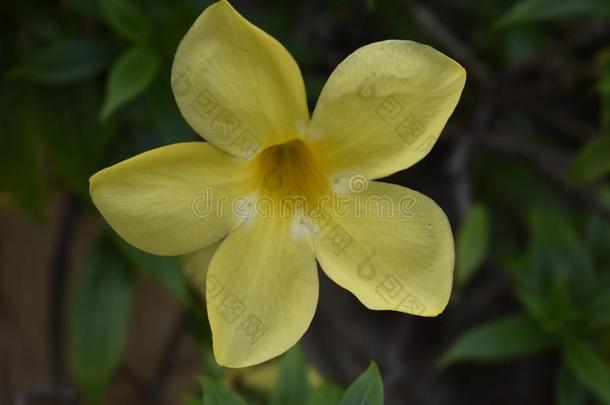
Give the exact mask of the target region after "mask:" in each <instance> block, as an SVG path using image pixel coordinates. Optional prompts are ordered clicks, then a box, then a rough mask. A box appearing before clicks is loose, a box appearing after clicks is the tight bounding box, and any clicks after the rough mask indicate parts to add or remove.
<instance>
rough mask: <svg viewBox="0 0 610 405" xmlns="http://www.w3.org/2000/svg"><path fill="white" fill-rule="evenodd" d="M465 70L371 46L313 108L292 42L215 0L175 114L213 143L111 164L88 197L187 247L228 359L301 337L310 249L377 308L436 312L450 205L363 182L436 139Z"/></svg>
mask: <svg viewBox="0 0 610 405" xmlns="http://www.w3.org/2000/svg"><path fill="white" fill-rule="evenodd" d="M465 79H466V73H465V71H464V69H463V68H462V67H461V66H460V65H459V64H458V63H456V62H455V61H453V60H452V59H450V58H448V57H447V56H445V55H443V54H441V53H440V52H438V51H436V50H434V49H433V48H431V47H429V46H426V45H421V44H418V43H415V42H411V41H399V40H390V41H383V42H378V43H373V44H370V45H367V46H364V47H362V48H360V49H358V50H357V51H355V52H354V53H353V54H351V55H350V56H348V57H347V58H346V59H345V60H344V61H343V62H342V63H341V64H340V65H339V66H338V67H337V68H336V69H335V71H334V72H333V73H332V75H331V76H330V78H329V79H328V82H327V83H326V85H325V86H324V89H323V90H322V93H321V95H320V98H319V100H318V103H317V105H316V107H315V110H314V112H313V114H312V116H311V117H310V116H309V112H308V108H307V104H306V97H305V87H304V85H303V80H302V77H301V73H300V71H299V67H298V66H297V64H296V62H295V61H294V60H293V58H292V57H291V56H290V54H289V53H288V51H287V50H286V49H285V48H283V47H282V45H281V44H279V43H278V42H277V41H276V40H275V39H273V38H272V37H270V36H269V35H267V34H266V33H265V32H263V31H261V30H260V29H259V28H257V27H255V26H254V25H252V24H251V23H249V22H248V21H246V20H245V19H244V18H243V17H242V16H241V15H239V14H238V13H237V12H236V11H235V10H234V9H233V8H232V7H231V5H229V3H227V2H226V1H220V2H217V3H215V4H213V5H211V6H210V7H208V8H207V9H206V10H205V11H204V12H203V14H201V16H200V17H199V18H198V19H197V21H196V22H195V23H194V25H193V27H192V28H191V29H190V31H189V32H188V33H187V34H186V36H185V37H184V39H183V40H182V43H181V44H180V46H179V47H178V50H177V52H176V56H175V60H174V65H173V70H172V88H173V91H174V95H175V97H176V101H177V103H178V106H179V108H180V111H181V113H182V115H183V116H184V117H185V118H186V120H187V121H188V123H189V124H190V125H191V126H192V127H193V129H194V130H195V131H196V132H197V133H199V134H200V135H201V136H202V137H205V139H206V140H207V141H208V142H209V143H204V142H188V143H180V144H175V145H170V146H166V147H162V148H158V149H154V150H151V151H148V152H145V153H143V154H141V155H138V156H135V157H133V158H131V159H128V160H126V161H124V162H121V163H119V164H117V165H114V166H112V167H109V168H107V169H104V170H102V171H100V172H98V173H97V174H95V175H94V176H93V177H92V178H91V180H90V193H91V198H92V199H93V202H94V203H95V205H96V206H97V208H98V209H99V211H100V212H101V213H102V215H103V216H104V218H105V219H106V220H107V221H108V223H109V224H110V225H111V226H112V228H113V229H114V230H115V231H116V232H117V233H118V234H119V235H121V236H122V237H123V238H124V239H125V240H127V241H128V242H129V243H131V244H133V245H134V246H136V247H137V248H140V249H142V250H144V251H147V252H150V253H154V254H158V255H187V254H190V255H191V256H190V260H189V262H188V268H189V269H190V272H191V273H194V274H195V276H196V278H198V279H199V280H203V279H204V277H205V284H206V301H207V312H208V316H209V320H210V324H211V328H212V334H213V341H214V353H215V356H216V359H217V361H218V363H219V364H221V365H225V366H229V367H244V366H249V365H253V364H257V363H260V362H263V361H265V360H268V359H270V358H272V357H275V356H277V355H279V354H281V353H283V352H285V351H286V350H288V349H289V348H290V347H291V346H292V345H294V344H295V343H296V342H297V341H298V340H299V339H300V338H301V336H302V335H303V334H304V333H305V331H306V330H307V328H308V327H309V324H310V323H311V320H312V318H313V316H314V312H315V309H316V305H317V301H318V274H317V267H316V260H317V261H318V262H319V263H320V265H321V267H322V269H323V270H324V272H325V273H326V274H327V275H328V276H329V277H330V278H331V279H332V280H334V281H335V282H336V283H337V284H339V285H340V286H342V287H344V288H346V289H347V290H349V291H351V292H352V293H353V294H354V295H355V296H356V297H357V298H358V299H359V300H360V301H361V302H362V303H363V304H364V305H365V306H366V307H368V308H370V309H375V310H395V311H400V312H405V313H411V314H416V315H421V316H435V315H437V314H439V313H440V312H441V311H443V309H444V308H445V306H446V305H447V302H448V299H449V295H450V292H451V285H452V274H453V264H454V247H453V237H452V234H451V228H450V226H449V222H448V221H447V217H446V216H445V214H444V213H443V211H442V210H441V209H440V208H439V207H438V206H437V205H436V204H435V203H434V202H433V201H432V200H431V199H429V198H428V197H426V196H424V195H422V194H420V193H418V192H416V191H413V190H410V189H408V188H405V187H402V186H398V185H393V184H387V183H382V182H375V181H371V182H368V180H369V179H375V178H380V177H384V176H387V175H390V174H392V173H394V172H396V171H398V170H402V169H405V168H407V167H409V166H412V165H414V164H415V163H416V162H418V161H419V160H420V159H422V158H423V157H424V156H425V155H426V154H427V153H428V152H429V151H430V149H431V148H432V146H433V144H434V143H435V142H436V140H437V138H438V136H439V135H440V133H441V130H442V129H443V127H444V125H445V123H446V122H447V120H448V118H449V116H450V115H451V113H452V112H453V110H454V108H455V106H456V104H457V102H458V100H459V98H460V94H461V92H462V89H463V87H464V83H465ZM286 201H288V203H286ZM303 207H305V208H303ZM206 272H207V275H206Z"/></svg>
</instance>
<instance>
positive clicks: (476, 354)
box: [439, 315, 551, 367]
mask: <svg viewBox="0 0 610 405" xmlns="http://www.w3.org/2000/svg"><path fill="white" fill-rule="evenodd" d="M550 344H551V341H550V339H549V336H547V335H546V334H545V333H544V331H543V330H542V329H541V328H540V326H539V325H538V324H537V323H535V322H534V321H533V320H532V319H530V318H528V317H526V316H524V315H512V316H507V317H505V318H500V319H497V320H494V321H491V322H488V323H485V324H483V325H479V326H476V327H474V328H473V329H470V330H469V331H468V332H466V333H465V334H464V335H462V336H461V337H460V338H458V340H457V341H456V342H455V343H454V344H453V346H451V348H450V349H449V350H448V351H447V352H446V353H445V354H444V355H443V357H442V358H441V360H440V363H439V364H440V365H441V366H442V367H446V366H448V365H450V364H453V363H456V362H462V361H497V360H504V359H511V358H515V357H518V356H523V355H526V354H530V353H536V352H539V351H541V350H543V349H545V348H547V347H549V346H550Z"/></svg>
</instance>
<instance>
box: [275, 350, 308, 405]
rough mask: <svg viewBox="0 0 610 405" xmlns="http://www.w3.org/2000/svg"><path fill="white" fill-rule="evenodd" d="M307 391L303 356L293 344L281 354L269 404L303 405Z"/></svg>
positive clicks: (305, 401) (306, 397)
mask: <svg viewBox="0 0 610 405" xmlns="http://www.w3.org/2000/svg"><path fill="white" fill-rule="evenodd" d="M309 393H310V387H309V379H308V378H307V370H306V365H305V358H304V357H303V353H302V352H301V350H300V349H299V347H298V346H295V347H293V348H292V349H290V350H289V351H288V352H286V354H284V356H282V362H281V365H280V371H279V375H278V379H277V382H276V383H275V386H274V387H273V391H272V392H271V401H270V404H271V405H282V404H294V405H304V404H305V403H307V399H308V398H309Z"/></svg>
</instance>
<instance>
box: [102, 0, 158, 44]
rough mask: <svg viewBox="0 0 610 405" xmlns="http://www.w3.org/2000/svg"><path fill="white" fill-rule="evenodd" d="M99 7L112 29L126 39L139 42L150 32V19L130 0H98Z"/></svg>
mask: <svg viewBox="0 0 610 405" xmlns="http://www.w3.org/2000/svg"><path fill="white" fill-rule="evenodd" d="M100 7H101V9H102V12H103V13H104V16H105V17H106V20H107V21H108V24H109V25H110V26H111V27H112V29H113V30H114V31H115V32H116V33H117V34H118V35H120V36H122V37H123V38H125V39H127V40H130V41H134V42H141V41H143V40H145V39H147V38H148V36H149V35H150V33H151V32H152V24H151V21H150V20H149V19H148V17H147V16H146V14H144V13H143V12H142V10H140V9H139V8H138V7H137V6H136V4H135V3H133V1H132V0H100Z"/></svg>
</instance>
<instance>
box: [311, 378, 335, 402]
mask: <svg viewBox="0 0 610 405" xmlns="http://www.w3.org/2000/svg"><path fill="white" fill-rule="evenodd" d="M342 396H343V390H342V389H341V388H339V387H337V386H336V385H334V384H331V383H328V382H323V383H322V384H320V386H319V387H318V388H316V389H315V390H314V391H313V393H312V394H311V397H310V398H309V401H307V405H337V404H338V403H339V400H341V397H342Z"/></svg>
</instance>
